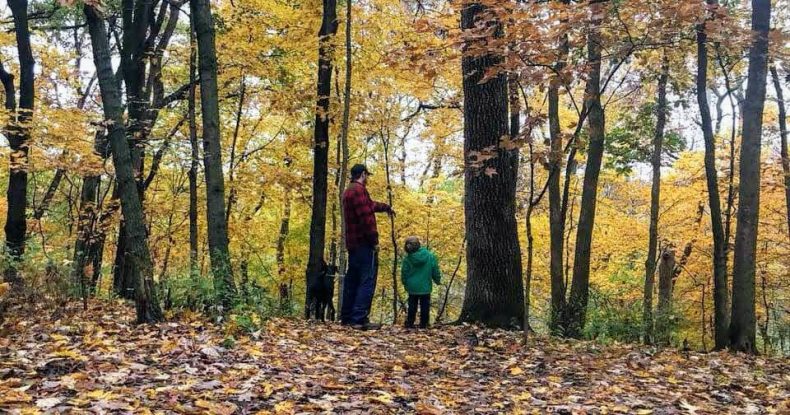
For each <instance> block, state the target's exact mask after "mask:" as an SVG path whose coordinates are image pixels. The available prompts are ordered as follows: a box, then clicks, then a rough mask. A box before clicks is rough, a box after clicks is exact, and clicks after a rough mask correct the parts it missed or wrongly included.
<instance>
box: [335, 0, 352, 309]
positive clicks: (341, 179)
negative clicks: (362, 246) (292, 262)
mask: <svg viewBox="0 0 790 415" xmlns="http://www.w3.org/2000/svg"><path fill="white" fill-rule="evenodd" d="M351 24H352V13H351V0H348V1H346V84H345V87H344V91H343V125H342V127H341V128H342V130H341V134H340V142H339V143H338V144H337V145H338V160H337V165H338V179H337V200H338V206H339V207H340V209H339V211H340V241H339V243H338V245H339V248H338V251H339V252H338V270H339V272H340V273H341V274H342V276H341V277H340V278H339V282H338V293H340V294H339V295H338V296H337V309H338V310H342V309H343V294H342V293H343V284H344V281H345V274H346V213H345V211H344V210H343V192H344V191H345V190H346V182H347V181H348V177H347V175H348V158H349V150H348V131H349V128H350V123H351V71H352V63H353V62H352V58H353V55H352V50H351V28H352V25H351Z"/></svg>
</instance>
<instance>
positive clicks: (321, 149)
mask: <svg viewBox="0 0 790 415" xmlns="http://www.w3.org/2000/svg"><path fill="white" fill-rule="evenodd" d="M337 26H338V22H337V1H336V0H324V5H323V19H322V21H321V29H320V30H319V32H318V81H317V103H316V111H315V130H314V143H313V145H314V147H313V209H312V215H311V218H310V253H309V257H308V261H307V270H306V272H305V276H306V280H307V281H310V280H311V278H317V277H318V274H319V273H320V272H321V268H322V264H323V262H324V260H323V258H324V248H325V246H326V202H327V182H328V177H327V176H328V169H329V166H328V163H329V122H330V117H329V97H330V95H331V94H332V59H333V54H334V51H333V50H332V38H333V37H334V36H335V34H336V33H337ZM314 285H316V284H309V283H308V284H307V287H308V289H309V287H312V286H314ZM306 298H310V293H308V294H307V296H306ZM305 307H307V304H305Z"/></svg>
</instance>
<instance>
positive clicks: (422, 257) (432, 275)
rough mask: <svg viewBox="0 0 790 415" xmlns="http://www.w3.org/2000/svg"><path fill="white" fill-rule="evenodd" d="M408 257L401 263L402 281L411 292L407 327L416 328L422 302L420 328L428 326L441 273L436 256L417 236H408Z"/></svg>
mask: <svg viewBox="0 0 790 415" xmlns="http://www.w3.org/2000/svg"><path fill="white" fill-rule="evenodd" d="M404 249H405V250H406V254H407V255H406V257H405V258H403V264H402V265H401V281H402V282H403V286H404V287H405V288H406V292H408V293H409V311H408V315H407V317H406V328H414V320H415V318H416V317H417V303H418V302H419V303H420V328H422V329H425V328H428V320H429V318H430V311H431V291H432V290H433V283H436V284H439V283H440V281H441V273H440V272H439V264H438V262H437V261H436V256H434V254H433V253H432V252H431V251H429V250H428V249H427V248H425V247H422V246H420V239H419V238H417V237H416V236H410V237H408V238H406V242H405V247H404Z"/></svg>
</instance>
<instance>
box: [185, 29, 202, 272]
mask: <svg viewBox="0 0 790 415" xmlns="http://www.w3.org/2000/svg"><path fill="white" fill-rule="evenodd" d="M196 80H197V44H196V43H195V22H194V18H193V17H192V16H190V19H189V102H188V104H187V105H188V116H189V147H190V149H191V150H192V151H191V152H190V156H191V157H190V163H189V173H188V175H189V272H190V275H191V276H192V278H196V277H197V276H198V275H200V266H199V264H198V168H199V167H200V161H199V160H200V149H199V146H198V134H197V111H196V108H195V107H196V105H195V103H196V99H197V97H196V95H197V84H196V82H195V81H196Z"/></svg>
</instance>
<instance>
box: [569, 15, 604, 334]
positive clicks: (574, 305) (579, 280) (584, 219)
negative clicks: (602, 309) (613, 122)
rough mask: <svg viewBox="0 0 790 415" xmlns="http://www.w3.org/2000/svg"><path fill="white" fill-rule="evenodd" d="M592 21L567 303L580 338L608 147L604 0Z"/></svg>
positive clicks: (572, 328) (573, 330)
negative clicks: (585, 138) (585, 134)
mask: <svg viewBox="0 0 790 415" xmlns="http://www.w3.org/2000/svg"><path fill="white" fill-rule="evenodd" d="M590 7H591V9H592V15H593V18H592V21H591V22H590V33H589V35H588V37H587V61H588V65H590V73H589V77H588V79H587V86H586V88H585V92H584V94H585V97H586V104H585V108H587V109H588V114H589V115H588V116H587V118H588V124H587V126H588V128H589V134H590V142H589V144H588V146H587V165H586V166H585V169H584V182H583V184H582V200H581V210H580V211H579V224H578V227H577V228H576V251H575V253H574V262H573V279H572V281H571V293H570V299H569V300H568V305H567V318H566V319H565V323H566V327H565V330H564V333H563V334H564V335H565V336H568V337H573V338H580V337H581V336H582V331H583V329H584V324H585V320H586V314H587V301H588V299H589V290H590V253H591V248H592V233H593V228H594V226H595V208H596V199H597V195H598V176H599V174H600V172H601V160H602V158H603V150H604V137H605V133H604V131H605V130H604V128H605V122H606V120H605V115H604V110H603V107H602V106H601V85H600V84H601V48H602V46H601V41H602V39H601V28H600V25H601V18H602V17H600V13H603V11H601V10H600V9H601V8H603V7H605V6H604V5H603V4H602V3H599V2H595V3H591V4H590Z"/></svg>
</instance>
